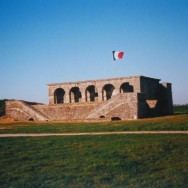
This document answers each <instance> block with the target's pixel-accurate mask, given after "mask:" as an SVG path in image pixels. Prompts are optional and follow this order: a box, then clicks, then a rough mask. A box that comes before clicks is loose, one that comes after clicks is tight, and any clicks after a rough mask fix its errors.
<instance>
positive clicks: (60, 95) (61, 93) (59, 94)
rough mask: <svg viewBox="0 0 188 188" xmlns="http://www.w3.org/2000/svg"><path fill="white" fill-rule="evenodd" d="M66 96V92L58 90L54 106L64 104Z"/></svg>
mask: <svg viewBox="0 0 188 188" xmlns="http://www.w3.org/2000/svg"><path fill="white" fill-rule="evenodd" d="M64 95H65V90H64V89H62V88H58V89H56V90H55V92H54V104H61V103H64Z"/></svg>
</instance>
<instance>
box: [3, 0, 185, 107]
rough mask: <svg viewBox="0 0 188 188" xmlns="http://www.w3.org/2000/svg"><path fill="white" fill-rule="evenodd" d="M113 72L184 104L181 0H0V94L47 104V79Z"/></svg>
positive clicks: (98, 76)
mask: <svg viewBox="0 0 188 188" xmlns="http://www.w3.org/2000/svg"><path fill="white" fill-rule="evenodd" d="M112 50H123V51H125V56H124V59H123V60H121V61H117V62H116V63H115V74H116V75H115V76H116V77H122V76H125V77H126V76H133V75H144V76H149V77H154V78H160V79H161V81H162V82H171V83H172V84H173V85H172V87H173V100H174V103H175V104H184V103H188V84H187V82H188V81H187V80H188V0H0V99H4V98H8V99H23V100H29V101H36V102H43V103H48V87H47V84H48V83H54V82H67V81H79V80H91V79H101V78H110V77H112V76H113V61H112Z"/></svg>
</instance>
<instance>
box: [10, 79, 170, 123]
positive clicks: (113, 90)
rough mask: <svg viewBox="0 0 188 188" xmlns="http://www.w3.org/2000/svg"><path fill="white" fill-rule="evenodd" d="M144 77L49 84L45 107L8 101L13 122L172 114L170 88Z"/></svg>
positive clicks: (107, 118) (167, 84)
mask: <svg viewBox="0 0 188 188" xmlns="http://www.w3.org/2000/svg"><path fill="white" fill-rule="evenodd" d="M159 81H160V80H159V79H154V78H148V77H144V76H134V77H127V78H114V79H103V80H90V81H82V82H68V83H56V84H49V85H48V86H49V87H48V92H49V93H48V94H49V105H40V104H32V103H25V102H23V101H8V102H7V103H6V114H7V116H9V117H11V118H14V119H16V120H31V119H32V120H35V121H46V120H49V121H51V120H52V121H53V120H65V121H69V120H83V121H84V120H88V121H90V120H91V121H92V120H111V119H121V120H126V119H138V118H145V117H155V116H161V115H170V114H172V113H173V103H172V91H171V84H169V83H162V84H160V83H159Z"/></svg>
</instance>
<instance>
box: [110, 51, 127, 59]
mask: <svg viewBox="0 0 188 188" xmlns="http://www.w3.org/2000/svg"><path fill="white" fill-rule="evenodd" d="M112 54H113V60H114V61H115V60H117V59H122V58H123V55H124V52H118V51H112Z"/></svg>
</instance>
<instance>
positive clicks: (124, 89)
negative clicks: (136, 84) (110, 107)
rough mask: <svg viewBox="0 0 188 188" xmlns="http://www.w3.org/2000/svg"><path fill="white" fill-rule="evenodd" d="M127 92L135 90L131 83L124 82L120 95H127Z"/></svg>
mask: <svg viewBox="0 0 188 188" xmlns="http://www.w3.org/2000/svg"><path fill="white" fill-rule="evenodd" d="M126 92H134V88H133V86H132V85H130V84H129V82H124V83H123V84H121V86H120V93H126Z"/></svg>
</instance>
